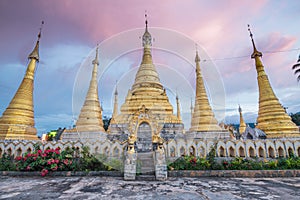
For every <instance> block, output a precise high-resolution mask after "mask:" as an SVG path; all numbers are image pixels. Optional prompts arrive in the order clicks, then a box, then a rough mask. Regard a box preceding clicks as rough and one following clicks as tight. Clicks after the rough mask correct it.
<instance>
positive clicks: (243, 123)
mask: <svg viewBox="0 0 300 200" xmlns="http://www.w3.org/2000/svg"><path fill="white" fill-rule="evenodd" d="M239 113H240V127H239V132H240V134H242V133H244V132H245V130H246V123H245V121H244V118H243V114H242V108H241V106H240V105H239Z"/></svg>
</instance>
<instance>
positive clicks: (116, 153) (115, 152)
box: [113, 147, 120, 157]
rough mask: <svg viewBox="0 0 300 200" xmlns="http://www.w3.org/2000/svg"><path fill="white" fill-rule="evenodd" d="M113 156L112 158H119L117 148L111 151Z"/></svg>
mask: <svg viewBox="0 0 300 200" xmlns="http://www.w3.org/2000/svg"><path fill="white" fill-rule="evenodd" d="M113 156H114V157H119V156H120V150H119V148H118V147H115V148H114V149H113Z"/></svg>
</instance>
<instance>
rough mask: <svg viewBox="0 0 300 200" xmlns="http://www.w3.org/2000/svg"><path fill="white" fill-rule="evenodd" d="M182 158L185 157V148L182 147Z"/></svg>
mask: <svg viewBox="0 0 300 200" xmlns="http://www.w3.org/2000/svg"><path fill="white" fill-rule="evenodd" d="M180 156H185V148H184V147H183V146H182V147H180Z"/></svg>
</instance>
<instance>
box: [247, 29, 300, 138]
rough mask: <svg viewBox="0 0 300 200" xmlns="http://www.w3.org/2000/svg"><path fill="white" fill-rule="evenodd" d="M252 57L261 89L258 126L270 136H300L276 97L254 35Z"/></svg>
mask: <svg viewBox="0 0 300 200" xmlns="http://www.w3.org/2000/svg"><path fill="white" fill-rule="evenodd" d="M248 30H249V32H250V37H251V41H252V45H253V53H252V55H251V58H252V59H255V66H256V71H257V82H258V89H259V110H258V117H257V125H256V128H259V129H261V130H263V131H264V132H265V133H266V134H267V137H268V138H282V137H299V136H300V134H299V128H298V127H297V126H296V125H295V124H294V123H293V122H292V120H291V117H290V116H289V115H288V114H287V113H286V111H285V109H284V108H283V106H282V105H281V104H280V102H279V100H278V98H277V97H276V95H275V93H274V91H273V89H272V87H271V85H270V82H269V79H268V76H267V74H266V72H265V70H264V66H263V64H262V61H261V57H262V53H261V52H259V51H258V50H257V49H256V46H255V43H254V40H253V35H252V33H251V31H250V28H249V29H248Z"/></svg>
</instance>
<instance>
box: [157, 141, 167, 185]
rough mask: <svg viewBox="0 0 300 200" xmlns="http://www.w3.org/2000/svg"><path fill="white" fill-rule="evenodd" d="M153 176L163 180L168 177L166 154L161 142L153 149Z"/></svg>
mask: <svg viewBox="0 0 300 200" xmlns="http://www.w3.org/2000/svg"><path fill="white" fill-rule="evenodd" d="M154 162H155V178H156V180H158V181H165V180H167V178H168V170H167V164H166V154H165V151H164V147H163V145H162V143H160V144H159V146H158V148H157V150H156V151H155V161H154Z"/></svg>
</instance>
